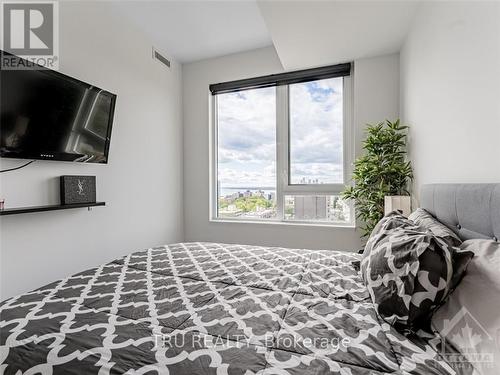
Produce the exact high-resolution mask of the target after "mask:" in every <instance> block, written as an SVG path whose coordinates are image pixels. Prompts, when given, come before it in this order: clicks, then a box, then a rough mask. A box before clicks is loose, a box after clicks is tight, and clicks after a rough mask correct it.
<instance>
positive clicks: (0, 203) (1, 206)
mask: <svg viewBox="0 0 500 375" xmlns="http://www.w3.org/2000/svg"><path fill="white" fill-rule="evenodd" d="M4 208H5V199H3V198H1V199H0V211H1V210H3V209H4Z"/></svg>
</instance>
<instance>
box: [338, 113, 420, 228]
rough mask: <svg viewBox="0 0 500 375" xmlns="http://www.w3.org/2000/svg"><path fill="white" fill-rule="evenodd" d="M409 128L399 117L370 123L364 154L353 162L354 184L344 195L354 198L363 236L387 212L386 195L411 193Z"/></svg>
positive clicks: (411, 174)
mask: <svg viewBox="0 0 500 375" xmlns="http://www.w3.org/2000/svg"><path fill="white" fill-rule="evenodd" d="M407 129H408V126H404V125H402V124H401V123H400V121H399V119H398V120H396V121H394V122H391V121H389V120H386V121H385V122H381V123H378V124H376V125H370V124H368V125H367V129H366V132H367V137H366V139H365V140H364V141H363V150H364V151H365V154H364V155H363V156H362V157H360V158H359V159H357V160H356V161H355V162H354V170H353V178H352V179H353V182H354V185H353V186H349V187H347V188H346V190H345V191H344V192H343V193H342V197H343V198H344V199H352V200H353V201H354V205H355V207H356V217H357V218H358V219H360V221H361V222H362V225H363V226H362V231H363V233H362V237H366V236H368V235H369V234H370V233H371V232H372V230H373V228H374V227H375V225H376V224H377V222H378V221H379V220H380V219H381V218H382V217H383V216H384V201H385V197H388V196H408V197H409V195H410V192H409V186H410V182H411V180H412V179H413V172H412V167H411V162H410V161H408V160H407V157H406V155H407V150H406V139H407ZM408 199H409V198H408Z"/></svg>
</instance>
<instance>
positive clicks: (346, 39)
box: [258, 0, 418, 70]
mask: <svg viewBox="0 0 500 375" xmlns="http://www.w3.org/2000/svg"><path fill="white" fill-rule="evenodd" d="M258 4H259V8H260V10H261V14H262V16H263V17H264V20H265V22H266V25H267V28H268V30H269V32H270V35H271V36H272V40H273V43H274V46H275V48H276V51H277V53H278V56H279V57H280V59H281V63H282V64H283V67H284V68H285V69H287V70H290V69H300V68H306V67H313V66H321V65H328V64H335V63H338V62H345V61H351V60H354V59H359V58H363V57H370V56H377V55H383V54H389V53H394V52H397V51H399V49H400V48H401V45H402V43H403V41H404V38H405V37H406V35H407V33H408V31H409V28H410V25H411V22H412V20H413V18H414V15H415V12H416V9H417V6H418V2H416V1H270V0H259V1H258Z"/></svg>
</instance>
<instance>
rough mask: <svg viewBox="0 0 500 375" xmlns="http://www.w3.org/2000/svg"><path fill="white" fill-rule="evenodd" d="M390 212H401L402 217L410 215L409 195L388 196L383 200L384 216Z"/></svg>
mask: <svg viewBox="0 0 500 375" xmlns="http://www.w3.org/2000/svg"><path fill="white" fill-rule="evenodd" d="M392 211H401V213H402V214H403V216H405V217H408V216H410V214H411V197H410V196H409V195H388V196H386V197H385V198H384V215H387V214H388V213H389V212H392Z"/></svg>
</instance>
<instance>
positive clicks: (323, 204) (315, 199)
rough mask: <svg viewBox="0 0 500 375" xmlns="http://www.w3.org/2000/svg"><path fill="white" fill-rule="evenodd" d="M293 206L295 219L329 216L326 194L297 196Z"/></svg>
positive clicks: (318, 218) (316, 218)
mask: <svg viewBox="0 0 500 375" xmlns="http://www.w3.org/2000/svg"><path fill="white" fill-rule="evenodd" d="M293 207H294V210H293V216H294V219H295V220H311V219H314V220H326V219H327V218H328V205H327V197H326V196H315V195H311V196H308V195H300V196H295V199H294V206H293Z"/></svg>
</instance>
